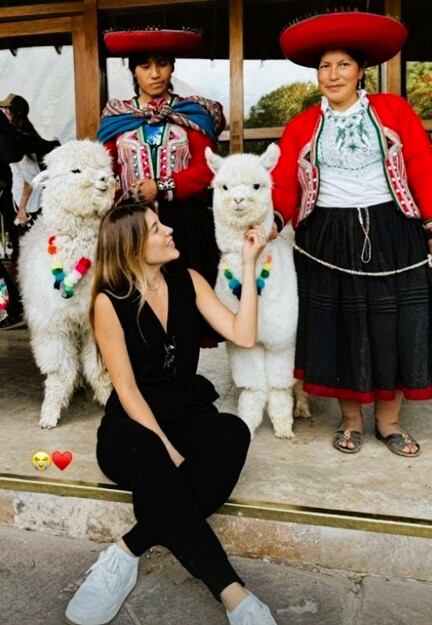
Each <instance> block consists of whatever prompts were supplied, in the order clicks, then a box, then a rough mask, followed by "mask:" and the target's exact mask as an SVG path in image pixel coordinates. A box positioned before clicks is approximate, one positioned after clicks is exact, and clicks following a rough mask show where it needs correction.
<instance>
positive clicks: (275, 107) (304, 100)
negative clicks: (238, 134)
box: [245, 82, 320, 128]
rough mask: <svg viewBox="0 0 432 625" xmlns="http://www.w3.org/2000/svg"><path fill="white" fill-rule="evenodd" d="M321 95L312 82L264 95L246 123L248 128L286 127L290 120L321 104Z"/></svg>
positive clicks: (281, 88) (253, 108)
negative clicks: (312, 105)
mask: <svg viewBox="0 0 432 625" xmlns="http://www.w3.org/2000/svg"><path fill="white" fill-rule="evenodd" d="M319 99H320V94H319V91H318V89H317V87H316V86H315V85H314V84H313V83H311V82H294V83H292V84H291V85H283V86H282V87H279V88H278V89H275V90H274V91H271V92H270V93H266V94H265V95H263V96H262V97H261V98H260V99H259V100H258V102H257V104H255V105H254V106H252V108H251V110H250V113H249V117H248V118H247V119H246V121H245V127H246V128H264V127H267V126H284V125H285V124H286V123H287V121H288V120H289V119H291V118H292V117H294V116H295V115H297V113H300V112H301V111H303V110H304V109H306V108H307V107H308V106H310V105H311V104H315V103H316V102H319Z"/></svg>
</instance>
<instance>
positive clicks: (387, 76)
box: [381, 0, 402, 95]
mask: <svg viewBox="0 0 432 625" xmlns="http://www.w3.org/2000/svg"><path fill="white" fill-rule="evenodd" d="M384 13H385V14H386V15H390V16H391V17H395V18H396V19H401V14H402V0H384ZM382 81H383V84H382V85H381V89H382V91H384V92H386V93H396V94H397V95H401V93H402V55H401V53H400V52H399V54H396V56H394V57H393V58H392V59H390V61H387V63H385V65H384V67H383V72H382Z"/></svg>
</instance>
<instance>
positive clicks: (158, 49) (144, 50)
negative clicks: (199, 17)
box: [104, 28, 202, 57]
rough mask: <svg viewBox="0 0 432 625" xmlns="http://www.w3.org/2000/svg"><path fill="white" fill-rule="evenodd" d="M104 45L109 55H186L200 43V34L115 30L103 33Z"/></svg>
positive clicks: (192, 31)
mask: <svg viewBox="0 0 432 625" xmlns="http://www.w3.org/2000/svg"><path fill="white" fill-rule="evenodd" d="M104 42H105V46H106V48H107V50H108V54H110V55H111V56H122V57H125V56H130V55H134V54H166V55H170V56H180V55H182V56H187V55H189V54H191V53H192V52H195V50H196V49H197V48H199V46H200V45H201V42H202V34H201V33H200V32H199V31H197V30H168V29H156V28H149V29H146V30H117V31H110V32H106V33H105V34H104Z"/></svg>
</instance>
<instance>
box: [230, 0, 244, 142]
mask: <svg viewBox="0 0 432 625" xmlns="http://www.w3.org/2000/svg"><path fill="white" fill-rule="evenodd" d="M229 51H230V52H229V54H230V152H231V153H232V152H241V151H242V150H243V118H244V89H243V54H244V52H243V0H229Z"/></svg>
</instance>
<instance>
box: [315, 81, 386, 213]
mask: <svg viewBox="0 0 432 625" xmlns="http://www.w3.org/2000/svg"><path fill="white" fill-rule="evenodd" d="M368 107H369V100H368V97H367V94H366V91H364V90H362V91H360V93H359V99H358V100H357V101H356V102H355V103H354V104H353V105H352V106H351V107H350V108H349V109H347V110H346V111H343V112H339V111H334V110H333V109H332V108H331V107H330V104H329V101H328V99H327V98H326V97H325V96H323V98H322V101H321V109H322V111H323V115H324V123H323V127H322V131H321V134H320V136H319V139H318V148H317V164H318V167H319V171H320V188H319V194H318V200H317V205H318V206H324V207H356V206H373V205H375V204H381V203H384V202H389V201H391V200H392V195H391V193H390V190H389V187H388V183H387V179H386V176H385V172H384V164H383V153H382V150H381V147H380V144H379V139H378V133H377V130H376V128H375V126H374V124H373V122H372V120H371V118H370V116H369V114H368Z"/></svg>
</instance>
